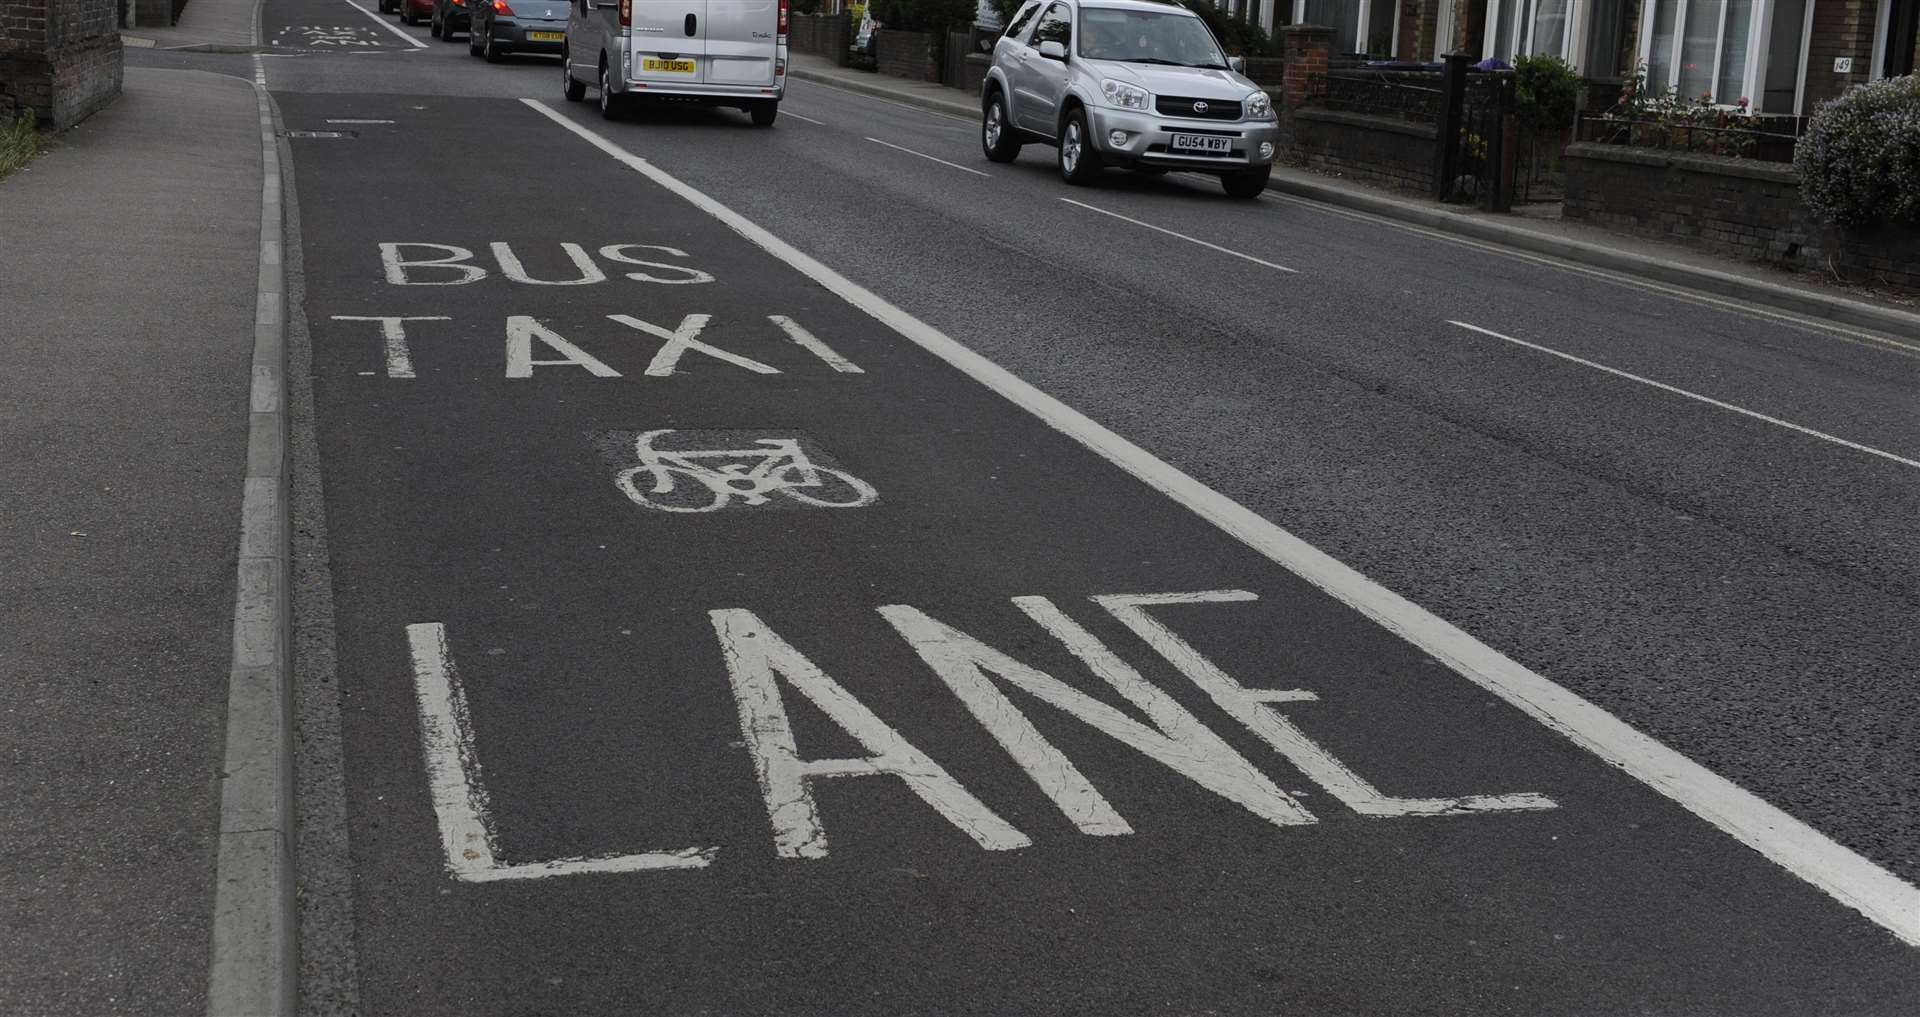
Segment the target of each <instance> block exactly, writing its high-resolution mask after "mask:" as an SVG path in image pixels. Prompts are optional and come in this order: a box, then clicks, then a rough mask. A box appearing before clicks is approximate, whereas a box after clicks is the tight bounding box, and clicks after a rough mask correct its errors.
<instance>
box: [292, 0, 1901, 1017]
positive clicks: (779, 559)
mask: <svg viewBox="0 0 1920 1017" xmlns="http://www.w3.org/2000/svg"><path fill="white" fill-rule="evenodd" d="M334 12H337V6H335V5H331V4H330V3H329V2H327V0H273V2H271V3H269V5H268V7H267V10H266V16H265V23H266V25H267V26H268V27H269V29H274V30H277V27H278V26H298V25H304V24H318V23H320V22H321V20H322V19H325V18H328V17H331V16H333V13H334ZM404 31H405V32H406V34H407V35H408V36H410V37H412V38H415V39H418V40H423V45H422V46H421V47H413V46H411V45H406V44H403V45H402V46H400V47H397V48H395V49H394V50H392V51H390V52H383V53H377V54H371V55H365V56H351V57H349V56H338V57H329V56H324V55H317V54H308V55H301V56H288V57H286V58H268V59H267V61H266V66H267V78H268V84H269V88H270V90H271V91H272V92H273V94H274V95H275V97H276V101H277V102H278V104H279V106H280V108H281V110H282V112H283V114H284V116H285V119H286V126H287V127H288V128H289V129H291V130H294V131H312V132H316V133H315V134H314V135H312V136H297V137H295V138H293V139H292V140H291V141H290V146H291V150H292V153H293V157H292V163H293V167H292V168H293V179H294V181H295V183H294V190H295V191H296V192H297V194H298V211H299V226H300V229H299V250H300V263H299V265H298V266H295V267H294V278H293V279H292V280H291V285H292V286H293V288H294V290H295V291H296V292H298V293H301V294H303V296H302V298H301V301H300V304H299V306H298V307H297V309H296V310H297V313H296V315H295V322H294V329H295V331H296V332H298V331H300V330H302V329H304V330H306V331H307V332H309V333H310V335H311V351H312V352H311V365H310V369H309V370H308V372H307V374H306V376H305V377H304V379H303V378H302V377H299V376H298V375H299V374H300V373H301V368H302V366H303V359H302V358H301V357H299V356H297V355H296V357H295V372H296V377H295V378H294V379H293V383H294V386H295V388H296V389H298V388H299V386H300V385H302V384H310V385H311V387H312V393H313V417H312V431H313V434H312V438H313V440H314V447H315V449H316V452H317V457H316V458H308V459H306V460H304V465H303V464H302V460H300V458H299V457H296V466H297V472H296V476H295V478H294V479H295V484H296V487H297V488H307V489H311V490H316V491H324V497H323V498H322V499H321V500H322V501H323V502H324V506H325V519H324V522H321V521H319V520H311V521H306V522H302V523H301V524H300V525H299V526H298V527H297V533H296V551H297V552H299V554H300V557H301V558H302V560H305V561H309V562H313V563H315V567H316V568H322V566H321V565H320V564H319V563H321V562H322V561H324V566H323V571H324V575H325V578H324V581H320V582H316V583H315V584H314V588H313V589H312V590H310V591H309V595H308V598H307V599H306V600H304V601H302V600H299V599H298V598H297V600H296V617H297V618H304V619H307V620H308V621H307V622H306V623H307V624H310V623H311V620H312V619H313V618H315V617H316V612H321V613H324V615H325V617H326V618H327V619H329V620H330V623H331V624H330V626H329V630H330V635H331V639H330V641H329V643H328V647H329V652H330V657H329V659H330V662H331V664H332V668H331V671H330V674H331V676H332V678H333V679H334V680H335V681H336V682H337V688H338V708H337V714H336V715H335V718H334V723H336V724H337V730H338V737H337V738H333V737H331V736H326V737H318V738H313V739H311V740H309V739H305V738H303V743H302V745H301V751H302V753H303V757H302V760H303V764H302V765H303V768H306V769H308V770H312V769H315V768H316V767H314V766H313V763H314V760H315V758H316V755H321V754H324V753H326V752H334V753H336V755H335V756H333V757H332V758H333V759H335V760H337V761H338V765H334V764H333V763H331V762H325V761H323V762H322V763H321V765H320V766H318V767H317V768H318V769H320V770H322V771H324V772H326V773H329V774H331V775H335V776H333V781H334V793H337V794H338V796H339V799H338V801H339V810H340V811H339V815H340V817H341V818H340V828H339V831H338V832H339V834H340V836H341V837H342V838H343V839H344V840H345V842H346V844H345V849H344V850H339V851H335V852H333V853H332V854H331V855H330V856H327V857H321V858H312V859H308V858H303V866H307V868H306V869H305V870H304V871H303V872H302V880H303V885H316V883H324V884H325V885H328V886H333V887H345V888H347V891H346V894H345V899H344V900H343V899H338V898H336V899H333V900H331V901H330V902H329V903H327V904H326V905H325V907H326V908H327V909H328V911H327V914H328V921H325V922H315V923H313V926H312V927H315V928H319V929H322V930H324V931H322V932H321V933H320V934H318V935H315V936H310V937H308V938H307V940H306V941H305V942H303V948H304V949H307V950H309V951H316V950H317V951H321V952H324V953H325V955H326V956H327V957H329V958H331V959H330V960H329V961H328V962H327V964H326V965H325V966H322V969H321V970H318V971H315V970H313V967H312V965H311V964H310V966H309V969H308V977H309V979H310V984H311V981H312V980H314V979H324V980H325V984H326V985H327V993H326V998H325V1000H324V1001H323V1002H314V1003H312V1006H311V1009H310V1010H309V1012H313V1013H367V1014H383V1013H391V1014H432V1013H461V1014H502V1015H507V1014H513V1015H518V1014H526V1013H568V1014H574V1013H580V1014H587V1013H613V1012H644V1013H659V1014H691V1013H720V1014H733V1013H741V1014H745V1013H753V1014H825V1013H832V1014H865V1013H871V1014H887V1015H892V1014H908V1013H928V1014H933V1013H941V1014H945V1013H979V1014H1007V1013H1063V1014H1064V1013H1088V1014H1133V1013H1155V1012H1182V1013H1222V1014H1229V1013H1261V1014H1276V1013H1302V1014H1343V1013H1380V1012H1391V1013H1446V1014H1461V1013H1473V1014H1478V1013H1525V1014H1556V1013H1565V1014H1591V1015H1607V1017H1611V1015H1616V1014H1621V1013H1687V1014H1739V1015H1743V1017H1751V1015H1762V1014H1794V1015H1798V1014H1805V1013H1833V1014H1847V1015H1859V1014H1876V1013H1900V1012H1902V1011H1903V1010H1904V1008H1905V1006H1906V1000H1907V999H1909V998H1911V997H1912V996H1913V995H1914V994H1915V993H1916V992H1920V962H1917V961H1916V960H1915V951H1914V948H1913V947H1912V946H1911V945H1908V944H1909V943H1911V942H1913V941H1914V940H1915V938H1916V937H1920V915H1916V914H1914V912H1913V908H1912V907H1911V906H1910V904H1909V902H1910V901H1912V900H1913V899H1914V890H1913V887H1912V881H1913V880H1914V879H1915V877H1916V876H1920V857H1916V856H1915V855H1914V854H1913V851H1912V845H1913V844H1914V843H1915V842H1916V840H1915V834H1916V832H1920V813H1916V811H1915V808H1914V803H1915V802H1920V772H1916V771H1917V769H1920V768H1916V767H1915V766H1914V765H1912V763H1911V760H1913V759H1916V758H1920V743H1916V741H1915V736H1916V735H1915V732H1914V730H1913V729H1912V726H1911V725H1910V724H1907V723H1906V722H1905V718H1907V717H1909V716H1910V715H1911V711H1912V707H1913V703H1912V698H1911V694H1910V692H1911V690H1910V685H1909V684H1908V683H1907V682H1906V677H1907V676H1908V675H1910V674H1911V673H1912V672H1913V669H1914V667H1916V666H1920V643H1916V641H1915V638H1914V636H1913V633H1912V626H1911V625H1910V624H1908V620H1909V619H1910V618H1911V615H1912V611H1913V608H1914V607H1915V606H1916V604H1917V603H1920V592H1917V591H1920V545H1916V543H1915V541H1914V538H1913V534H1912V531H1911V527H1910V526H1908V525H1907V520H1910V519H1911V518H1912V517H1913V514H1914V511H1915V509H1920V487H1917V486H1916V483H1915V480H1914V477H1915V476H1916V474H1915V473H1914V471H1915V470H1916V469H1920V466H1917V465H1916V464H1920V458H1916V456H1915V450H1916V449H1920V426H1917V425H1916V422H1915V420H1914V418H1913V415H1912V413H1911V393H1912V390H1913V387H1914V385H1915V384H1916V383H1920V347H1916V345H1915V344H1914V342H1913V336H1911V335H1907V334H1899V333H1889V332H1886V331H1882V330H1874V329H1869V328H1864V327H1858V326H1848V325H1843V324H1838V323H1835V322H1832V321H1824V320H1819V319H1815V318H1810V317H1807V316H1804V315H1797V314H1793V313H1785V312H1780V311H1775V310H1770V309H1768V308H1765V307H1755V306H1749V305H1746V304H1743V303H1739V302H1734V301H1725V300H1718V299H1713V298H1710V297H1703V296H1701V295H1698V294H1692V293H1688V292H1685V291H1677V292H1676V290H1675V288H1674V287H1669V286H1647V285H1644V284H1643V283H1642V282H1641V281H1639V280H1634V279H1630V278H1622V277H1620V276H1618V275H1617V274H1615V273H1609V272H1602V271H1596V270H1594V269H1593V268H1592V267H1591V266H1587V265H1583V264H1578V263H1570V262H1567V261H1564V260H1560V259H1555V258H1550V257H1542V256H1539V255H1538V254H1536V253H1533V252H1526V251H1513V250H1508V249H1504V248H1497V247H1494V246H1493V245H1487V244H1483V243H1477V242H1463V241H1462V239H1461V238H1459V237H1456V236H1452V235H1447V234H1445V233H1443V232H1442V231H1436V230H1430V229H1410V228H1408V225H1407V224H1405V223H1401V222H1395V221H1391V220H1388V219H1385V218H1382V217H1379V216H1373V215H1363V214H1356V213H1355V212H1354V210H1352V209H1349V208H1342V207H1329V206H1326V205H1320V204H1316V203H1311V202H1302V201H1298V200H1295V199H1293V198H1291V197H1289V196H1286V195H1269V196H1267V197H1266V198H1264V199H1262V200H1260V201H1258V202H1253V203H1243V202H1234V201H1229V200H1227V199H1225V198H1223V197H1222V196H1220V195H1219V193H1218V189H1217V187H1213V186H1211V184H1210V183H1209V182H1206V181H1200V180H1193V179H1188V178H1185V177H1181V176H1172V177H1169V178H1165V179H1160V180H1150V179H1140V178H1134V177H1130V176H1127V175H1124V174H1111V175H1109V177H1108V178H1106V179H1104V180H1103V181H1102V182H1101V184H1100V186H1099V187H1097V188H1091V189H1072V188H1067V187H1064V186H1063V185H1062V184H1061V183H1060V182H1059V181H1058V179H1057V176H1056V175H1055V174H1054V173H1053V171H1052V168H1051V165H1050V160H1049V159H1048V158H1047V157H1046V156H1047V153H1046V152H1044V151H1042V150H1039V149H1035V150H1033V151H1030V152H1029V153H1027V154H1025V155H1023V156H1022V158H1021V159H1020V160H1019V161H1017V162H1015V163H1013V164H1010V165H994V164H988V163H986V162H985V161H984V160H983V159H982V158H981V157H980V156H979V152H978V143H977V139H976V138H975V124H974V123H973V121H972V119H971V116H970V115H969V116H967V117H965V118H961V119H955V118H949V117H942V116H939V115H935V114H932V113H930V112H929V111H927V110H925V109H921V108H918V107H916V106H913V105H911V104H901V103H897V102H894V101H892V100H891V99H883V98H881V97H874V96H866V95H860V94H855V93H852V92H849V91H846V90H842V89H838V88H833V87H827V86H825V85H822V84H821V83H819V82H813V81H804V80H803V81H796V82H795V83H794V84H793V85H792V88H791V91H790V93H789V95H788V97H787V99H786V100H785V102H783V104H782V112H781V118H780V120H779V122H778V123H777V124H776V125H775V126H774V127H773V128H771V129H769V130H757V129H754V128H752V127H751V126H749V125H748V123H747V121H746V119H745V117H744V116H742V115H740V114H738V113H737V112H734V111H703V110H661V111H656V112H653V113H651V114H648V115H644V116H641V117H639V118H636V119H634V120H631V121H626V122H611V121H605V120H602V119H600V118H598V117H597V116H595V115H594V114H593V113H592V112H590V108H589V107H586V106H574V105H569V104H566V103H565V102H564V101H563V100H562V99H561V98H560V96H559V92H560V88H559V82H558V80H557V79H558V77H559V75H558V73H557V71H558V68H557V65H556V63H555V61H553V60H552V59H551V58H542V57H522V58H512V59H509V60H507V61H504V62H502V63H500V64H485V63H482V62H481V61H478V60H475V59H472V58H470V57H469V56H468V55H467V53H466V51H465V47H464V46H463V45H462V43H463V42H464V40H463V39H455V40H453V41H452V42H450V43H449V42H437V41H435V42H424V40H425V33H424V31H423V30H404ZM523 100H531V101H532V103H534V104H537V105H533V104H530V103H529V102H528V101H523ZM969 112H970V111H969ZM418 181H441V182H444V185H445V186H444V187H430V188H422V187H419V186H415V185H412V184H410V183H409V182H418ZM436 263H437V264H436ZM1461 323H1464V324H1461ZM299 440H300V439H299V436H298V435H296V445H297V444H298V442H299ZM318 541H324V547H325V549H326V553H325V555H324V556H319V555H314V554H312V553H311V552H312V551H313V549H314V547H315V546H316V542H318ZM1388 590H1390V591H1392V594H1388V593H1387V592H1386V591H1388ZM321 591H328V592H329V593H330V596H329V597H328V600H327V603H326V604H325V605H324V610H323V612H322V609H321V608H320V607H317V606H316V604H315V598H316V597H317V596H318V594H319V593H320V592H321ZM1148 594H1153V595H1166V596H1157V597H1151V596H1150V597H1147V598H1146V599H1141V597H1140V595H1148ZM1415 605H1417V607H1416V606H1415ZM1159 626H1164V627H1159ZM1503 675H1504V676H1506V677H1502V676H1503ZM1527 676H1532V677H1531V678H1529V677H1527ZM1508 678H1513V679H1514V680H1516V681H1519V682H1520V683H1521V684H1520V685H1514V684H1512V683H1510V682H1509V681H1508ZM1536 679H1537V681H1535V680H1536ZM1235 686H1238V687H1243V688H1247V689H1254V690H1262V691H1257V692H1253V693H1249V694H1248V695H1249V696H1252V697H1253V698H1252V699H1249V698H1242V697H1240V696H1239V694H1238V693H1234V692H1233V691H1232V689H1233V687H1235ZM1522 686H1524V687H1525V689H1524V690H1523V689H1522ZM1526 690H1531V691H1526ZM1536 693H1537V694H1536ZM1250 702H1258V703H1259V704H1261V705H1258V706H1255V707H1253V708H1249V707H1248V703H1250ZM1569 704H1585V705H1584V706H1569ZM1562 707H1567V709H1566V710H1562ZM1275 718H1279V719H1280V720H1279V721H1278V722H1276V720H1275ZM317 719H318V720H319V721H321V722H322V723H320V724H318V725H317V727H325V723H324V721H325V718H324V717H322V718H317ZM1628 726H1630V727H1628ZM1623 731H1624V732H1638V733H1636V734H1630V735H1623V734H1622V733H1621V732H1623ZM1569 735H1570V736H1571V737H1569ZM310 742H311V743H310ZM1629 744H1630V745H1632V746H1637V748H1626V747H1623V746H1628V745H1629ZM1649 744H1652V745H1655V746H1657V747H1658V751H1655V750H1654V749H1652V748H1648V745H1649ZM1646 752H1651V753H1652V755H1646V754H1645V753H1646ZM1343 774H1345V775H1346V776H1343ZM1349 777H1351V778H1352V779H1349ZM1355 780H1358V781H1360V782H1361V783H1354V781H1355ZM323 790H325V789H324V788H303V794H307V793H313V792H317V791H323ZM1416 801H1417V802H1419V803H1421V804H1414V802H1416ZM1421 809H1425V810H1427V811H1430V812H1433V813H1436V814H1432V815H1416V814H1413V813H1415V812H1417V811H1419V810H1421ZM1782 831H1792V832H1791V834H1789V835H1787V839H1788V840H1791V841H1793V843H1795V844H1798V845H1803V846H1804V845H1814V846H1815V849H1814V850H1813V851H1812V852H1811V854H1796V853H1794V852H1793V851H1785V850H1783V849H1782V847H1781V841H1780V837H1781V836H1782ZM314 867H318V868H320V869H323V870H324V871H315V870H314ZM1840 873H1854V874H1858V875H1863V877H1864V878H1865V879H1866V882H1867V883H1869V884H1871V885H1872V886H1875V887H1878V888H1879V889H1878V890H1877V891H1875V892H1873V893H1869V894H1867V895H1866V897H1871V898H1873V900H1876V901H1878V902H1879V904H1880V905H1883V906H1881V907H1878V908H1877V909H1874V910H1875V914H1876V915H1877V916H1878V917H1876V918H1868V917H1866V916H1864V915H1863V914H1861V913H1860V912H1859V911H1857V910H1855V908H1854V906H1853V904H1854V903H1859V902H1861V901H1863V900H1865V899H1866V898H1865V897H1854V896H1849V895H1848V894H1847V893H1846V892H1844V891H1843V890H1840V889H1837V887H1838V886H1839V884H1838V883H1836V882H1835V879H1837V878H1840V877H1839V876H1838V875H1837V874H1840ZM1840 881H1841V882H1845V880H1844V879H1841V880H1840ZM303 903H306V904H308V906H313V905H312V904H311V902H308V901H304V900H303ZM1901 937H1905V939H1904V940H1903V939H1902V938H1901ZM310 961H311V958H310ZM310 998H311V997H310Z"/></svg>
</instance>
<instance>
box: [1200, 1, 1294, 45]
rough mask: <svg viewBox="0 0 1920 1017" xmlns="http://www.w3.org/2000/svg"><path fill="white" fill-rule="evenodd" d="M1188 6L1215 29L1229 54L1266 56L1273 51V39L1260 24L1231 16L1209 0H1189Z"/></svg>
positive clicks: (1209, 26)
mask: <svg viewBox="0 0 1920 1017" xmlns="http://www.w3.org/2000/svg"><path fill="white" fill-rule="evenodd" d="M1186 7H1187V9H1188V10H1191V11H1192V12H1193V13H1195V14H1198V15H1200V20H1202V21H1204V22H1206V23H1207V27H1208V28H1211V29H1213V37H1214V38H1215V39H1218V40H1220V48H1221V49H1224V50H1226V51H1227V55H1228V56H1264V55H1265V54H1268V53H1271V52H1273V40H1272V39H1270V38H1268V37H1267V33H1266V32H1265V31H1264V30H1263V29H1261V27H1260V26H1259V25H1256V24H1253V23H1251V22H1248V21H1242V20H1240V19H1239V18H1234V17H1229V16H1228V15H1227V12H1226V11H1223V10H1221V9H1220V8H1218V7H1215V6H1214V5H1213V4H1212V3H1210V2H1208V0H1189V2H1188V3H1187V4H1186Z"/></svg>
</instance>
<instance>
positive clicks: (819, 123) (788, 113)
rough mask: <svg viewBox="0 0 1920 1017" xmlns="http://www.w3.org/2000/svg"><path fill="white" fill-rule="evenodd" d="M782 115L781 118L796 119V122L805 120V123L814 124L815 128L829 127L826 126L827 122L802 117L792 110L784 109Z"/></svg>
mask: <svg viewBox="0 0 1920 1017" xmlns="http://www.w3.org/2000/svg"><path fill="white" fill-rule="evenodd" d="M780 115H781V116H788V117H792V118H794V119H795V120H804V121H806V122H807V123H810V124H813V125H814V126H816V127H825V126H827V125H826V123H825V122H823V121H819V120H815V119H814V118H812V117H803V116H801V115H800V114H798V113H795V112H794V111H792V110H790V109H783V110H781V111H780Z"/></svg>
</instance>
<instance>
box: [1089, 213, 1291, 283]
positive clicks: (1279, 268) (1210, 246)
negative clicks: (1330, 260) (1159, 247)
mask: <svg viewBox="0 0 1920 1017" xmlns="http://www.w3.org/2000/svg"><path fill="white" fill-rule="evenodd" d="M1060 200H1061V201H1064V202H1066V203H1067V204H1069V205H1075V206H1078V207H1080V208H1084V209H1086V210H1087V211H1089V212H1098V213H1100V214H1101V215H1110V216H1112V217H1114V218H1115V219H1118V220H1120V221H1121V222H1130V223H1132V224H1134V225H1135V226H1144V227H1146V228H1147V229H1150V230H1153V231H1154V232H1155V233H1165V234H1166V235H1167V236H1170V237H1178V238H1180V239H1181V240H1185V241H1186V242H1187V243H1190V244H1199V245H1200V246H1201V247H1204V248H1206V249H1207V250H1210V251H1219V252H1220V253H1221V254H1231V255H1233V256H1234V257H1236V258H1240V259H1242V260H1245V261H1251V262H1253V263H1254V264H1256V265H1263V266H1265V267H1267V268H1271V269H1275V270H1277V271H1281V272H1292V273H1295V274H1298V273H1299V271H1300V270H1299V269H1297V268H1288V267H1287V266H1285V265H1276V264H1274V263H1273V262H1271V261H1266V260H1264V259H1261V258H1256V257H1254V256H1253V255H1251V254H1241V253H1240V252H1239V251H1234V250H1229V249H1227V248H1225V247H1221V246H1220V245H1219V244H1211V243H1208V242H1207V241H1205V240H1202V239H1200V238H1199V237H1190V236H1187V235H1186V234H1185V233H1175V232H1174V231H1172V230H1170V229H1167V228H1165V227H1162V226H1155V225H1154V224H1152V223H1150V222H1141V221H1140V220H1138V219H1135V218H1132V217H1130V216H1124V215H1121V214H1120V213H1118V212H1109V211H1107V210H1106V209H1104V208H1095V207H1094V206H1092V205H1089V204H1087V203H1086V202H1084V201H1075V200H1073V199H1072V198H1061V199H1060Z"/></svg>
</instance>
